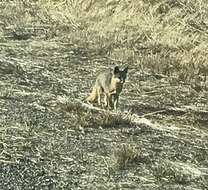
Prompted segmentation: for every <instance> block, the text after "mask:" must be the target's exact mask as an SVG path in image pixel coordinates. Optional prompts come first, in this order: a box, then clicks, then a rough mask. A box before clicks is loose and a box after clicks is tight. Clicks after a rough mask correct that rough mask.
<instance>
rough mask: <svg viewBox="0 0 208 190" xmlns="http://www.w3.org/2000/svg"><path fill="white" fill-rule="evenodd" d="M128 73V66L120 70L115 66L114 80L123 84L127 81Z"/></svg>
mask: <svg viewBox="0 0 208 190" xmlns="http://www.w3.org/2000/svg"><path fill="white" fill-rule="evenodd" d="M127 72H128V66H127V67H125V68H124V69H122V70H120V69H119V67H118V66H115V68H114V70H113V80H114V81H115V82H116V83H118V84H123V83H124V82H125V80H126V75H127Z"/></svg>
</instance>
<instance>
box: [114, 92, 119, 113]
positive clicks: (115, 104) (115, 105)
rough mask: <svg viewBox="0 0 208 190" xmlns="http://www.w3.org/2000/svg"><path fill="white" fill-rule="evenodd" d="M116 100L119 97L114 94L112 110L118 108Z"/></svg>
mask: <svg viewBox="0 0 208 190" xmlns="http://www.w3.org/2000/svg"><path fill="white" fill-rule="evenodd" d="M118 100H119V95H118V94H115V95H114V102H113V108H114V109H115V110H116V109H117V108H118Z"/></svg>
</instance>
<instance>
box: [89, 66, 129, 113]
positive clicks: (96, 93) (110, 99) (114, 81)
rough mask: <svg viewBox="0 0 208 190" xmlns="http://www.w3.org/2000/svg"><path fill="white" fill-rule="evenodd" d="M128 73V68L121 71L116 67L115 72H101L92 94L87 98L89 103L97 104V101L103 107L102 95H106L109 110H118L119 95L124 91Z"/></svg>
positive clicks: (105, 101)
mask: <svg viewBox="0 0 208 190" xmlns="http://www.w3.org/2000/svg"><path fill="white" fill-rule="evenodd" d="M127 72H128V66H126V67H125V68H124V69H122V70H121V69H120V68H119V67H118V66H115V67H114V69H113V70H111V69H108V70H107V71H103V72H101V73H100V74H99V75H98V76H97V78H96V81H95V83H94V86H93V87H92V92H91V93H90V95H89V96H88V97H87V98H86V100H87V102H90V103H92V102H95V101H96V100H97V102H98V105H99V106H100V105H101V95H102V94H104V105H105V107H107V108H112V109H115V110H116V109H117V108H118V101H119V95H120V93H121V91H122V89H123V85H124V83H125V80H126V76H127Z"/></svg>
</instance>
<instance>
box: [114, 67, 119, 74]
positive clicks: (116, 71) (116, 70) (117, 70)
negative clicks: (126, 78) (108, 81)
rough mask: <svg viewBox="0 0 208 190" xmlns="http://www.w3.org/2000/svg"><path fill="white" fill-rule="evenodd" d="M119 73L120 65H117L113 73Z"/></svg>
mask: <svg viewBox="0 0 208 190" xmlns="http://www.w3.org/2000/svg"><path fill="white" fill-rule="evenodd" d="M118 73H119V68H118V66H115V68H114V71H113V74H118Z"/></svg>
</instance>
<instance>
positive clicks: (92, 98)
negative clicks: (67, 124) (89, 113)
mask: <svg viewBox="0 0 208 190" xmlns="http://www.w3.org/2000/svg"><path fill="white" fill-rule="evenodd" d="M96 98H97V90H96V88H95V87H93V89H92V92H91V93H90V95H89V96H88V97H87V98H86V100H87V102H94V101H95V99H96Z"/></svg>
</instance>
